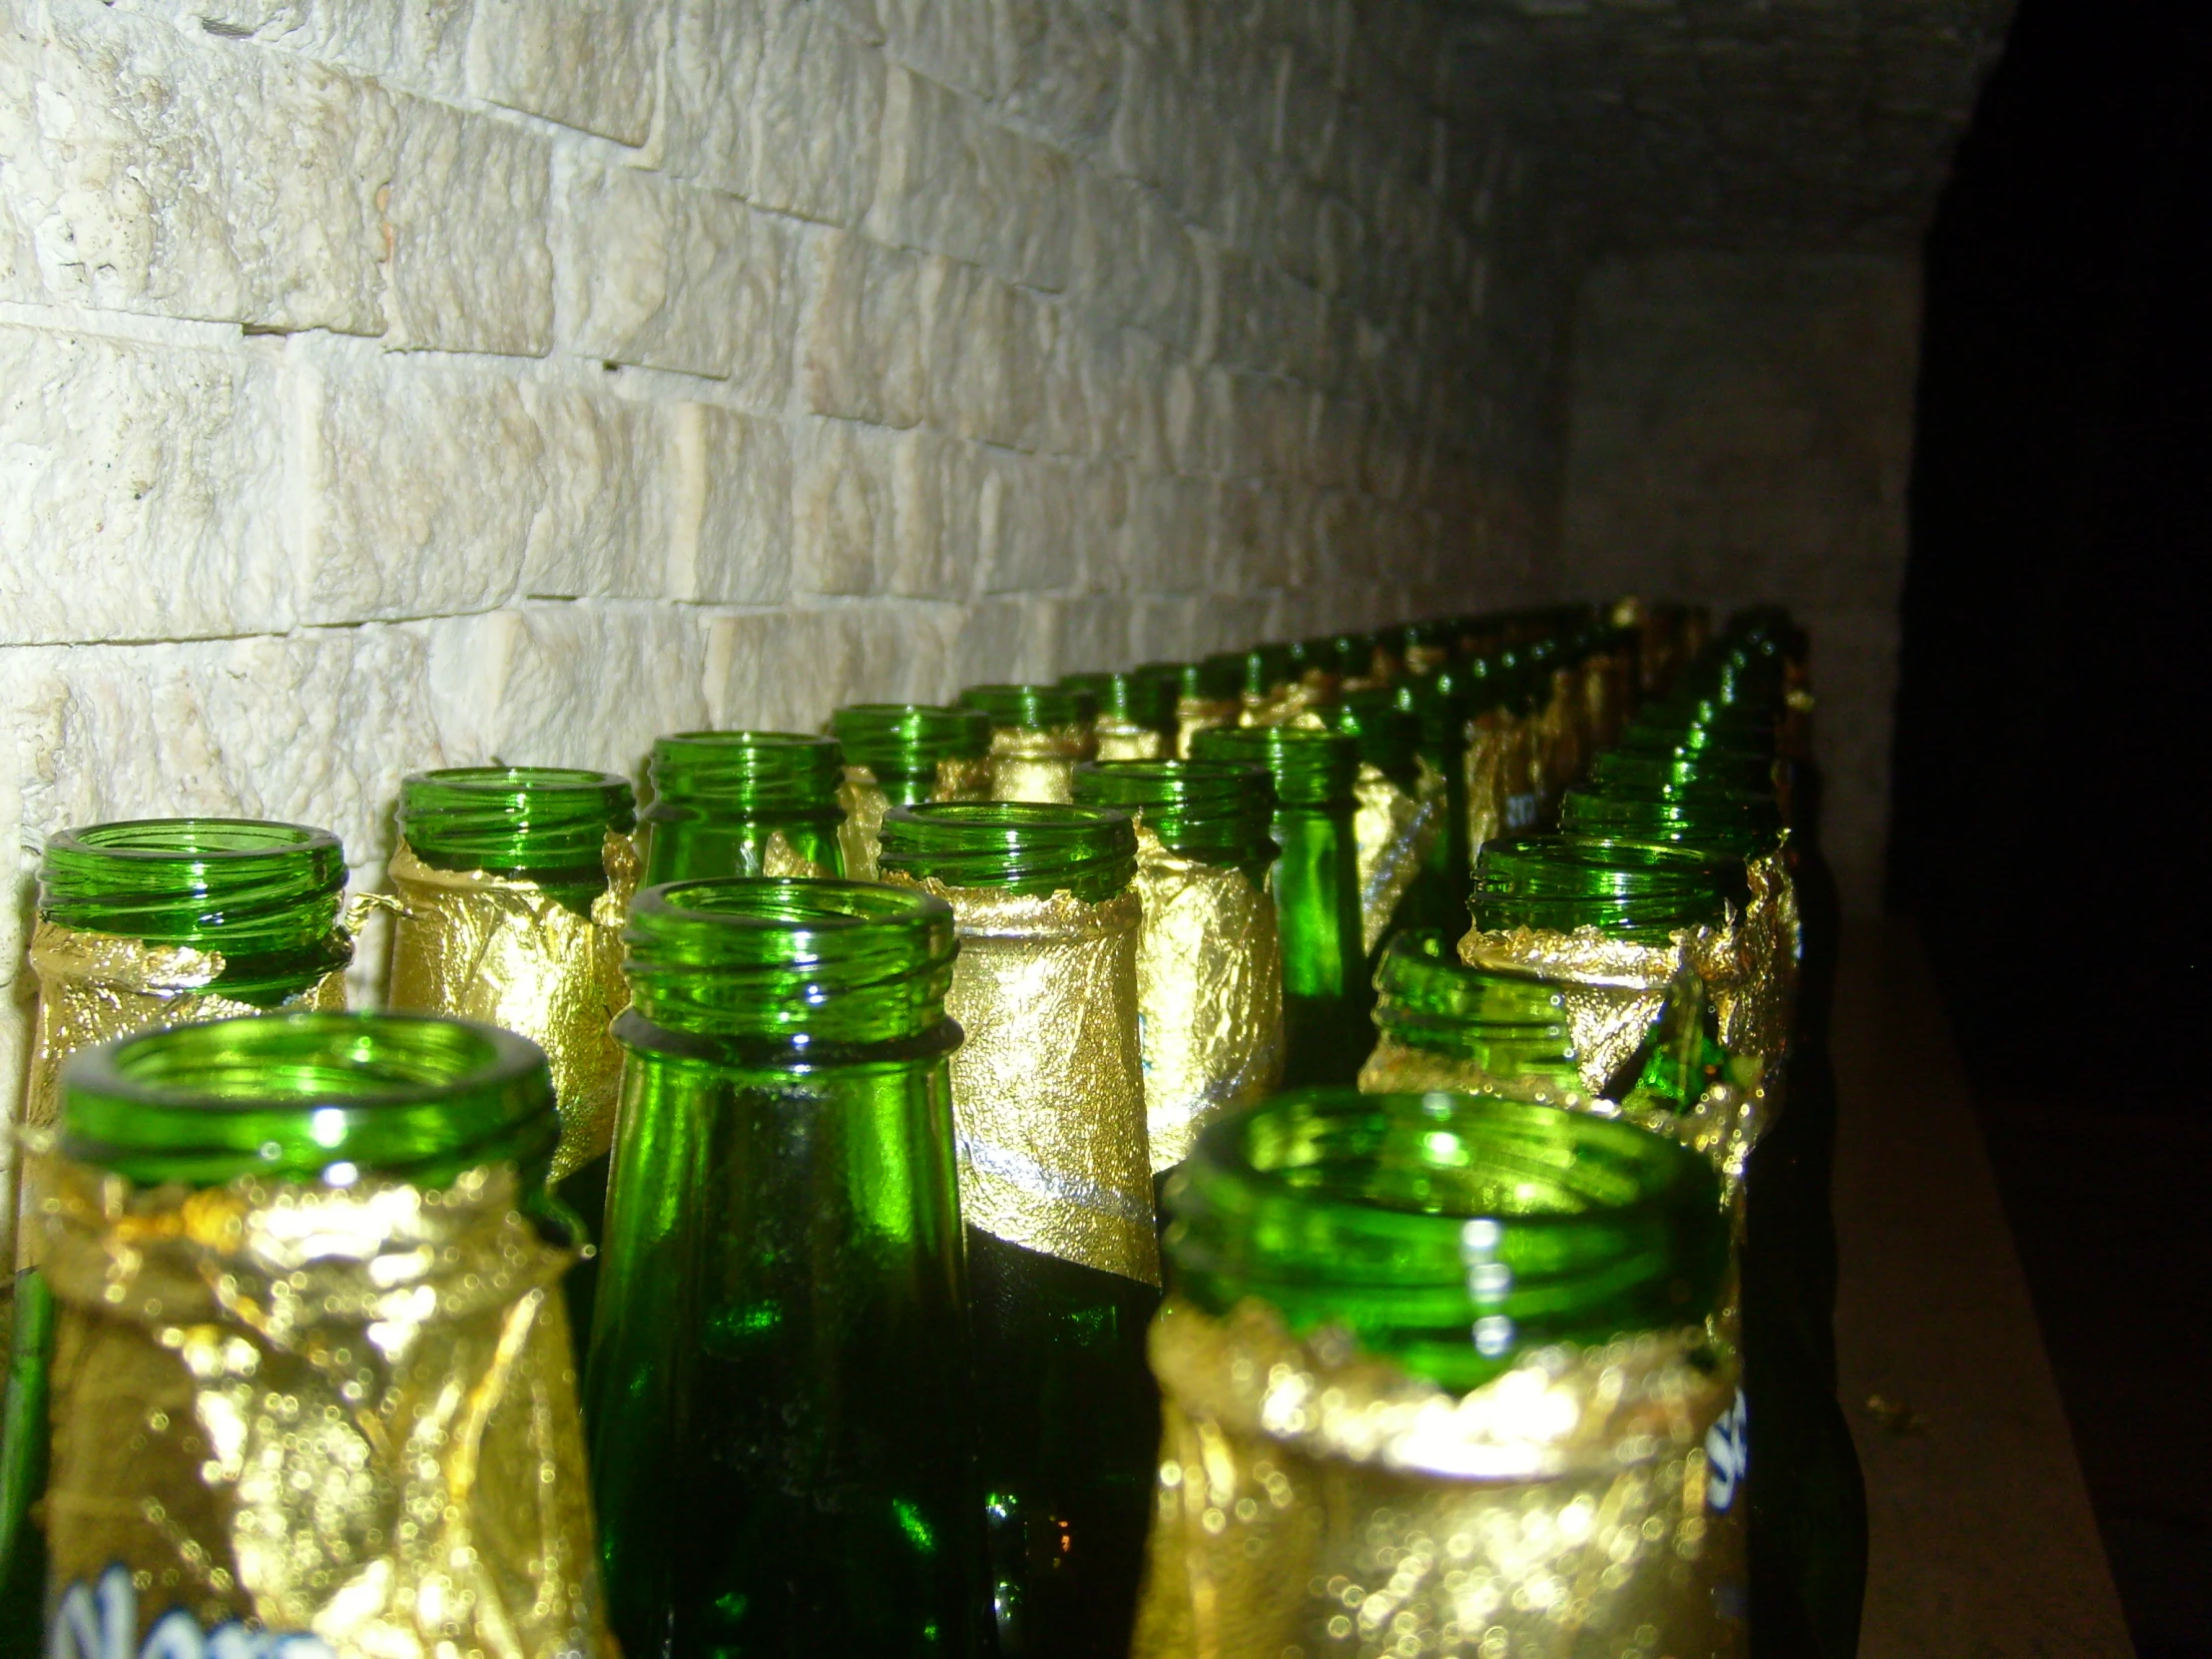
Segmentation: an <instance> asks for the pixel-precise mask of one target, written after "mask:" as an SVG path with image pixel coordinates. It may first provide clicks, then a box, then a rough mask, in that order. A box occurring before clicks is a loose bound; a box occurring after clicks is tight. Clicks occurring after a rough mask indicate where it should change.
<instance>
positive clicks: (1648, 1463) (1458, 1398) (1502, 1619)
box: [1130, 1298, 1746, 1659]
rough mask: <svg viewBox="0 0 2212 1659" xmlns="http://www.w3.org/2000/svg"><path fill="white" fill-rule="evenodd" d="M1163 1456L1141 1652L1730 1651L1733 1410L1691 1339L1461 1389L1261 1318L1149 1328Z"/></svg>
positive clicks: (1732, 1389)
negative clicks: (1158, 1392) (1301, 1336)
mask: <svg viewBox="0 0 2212 1659" xmlns="http://www.w3.org/2000/svg"><path fill="white" fill-rule="evenodd" d="M1150 1342H1151V1352H1152V1368H1153V1372H1154V1374H1155V1375H1156V1376H1157V1377H1158V1378H1159V1380H1160V1386H1161V1392H1162V1395H1163V1402H1162V1427H1163V1432H1162V1440H1161V1452H1160V1472H1159V1476H1158V1481H1157V1484H1156V1486H1155V1488H1154V1495H1155V1499H1156V1506H1155V1509H1154V1514H1153V1524H1152V1535H1151V1539H1150V1542H1149V1545H1148V1550H1147V1555H1148V1560H1147V1563H1146V1572H1145V1584H1144V1590H1143V1593H1142V1595H1141V1597H1140V1599H1139V1603H1138V1617H1137V1635H1136V1639H1135V1641H1134V1643H1133V1644H1132V1646H1131V1650H1130V1651H1131V1654H1132V1659H1191V1656H1194V1655H1202V1656H1204V1659H1282V1656H1283V1655H1285V1654H1294V1653H1295V1654H1302V1655H1308V1656H1312V1659H1321V1656H1323V1655H1330V1654H1343V1655H1345V1656H1346V1659H1355V1656H1356V1659H1398V1656H1399V1655H1405V1656H1408V1659H1410V1656H1419V1659H1429V1656H1435V1659H1507V1656H1510V1659H1584V1656H1593V1659H1594V1656H1597V1655H1604V1656H1607V1659H1629V1656H1631V1655H1637V1656H1649V1659H1659V1656H1661V1655H1674V1656H1678V1659H1689V1656H1691V1655H1696V1656H1698V1659H1726V1656H1732V1655H1735V1654H1737V1653H1739V1652H1741V1651H1742V1648H1743V1644H1744V1641H1745V1637H1746V1631H1745V1627H1744V1624H1743V1620H1742V1616H1741V1605H1742V1595H1741V1587H1742V1582H1743V1576H1744V1550H1743V1530H1742V1520H1743V1513H1744V1509H1743V1502H1744V1500H1743V1497H1742V1493H1741V1474H1742V1469H1743V1458H1742V1415H1741V1411H1740V1408H1739V1407H1738V1405H1737V1400H1738V1393H1737V1365H1736V1361H1735V1358H1734V1356H1733V1354H1732V1352H1731V1351H1730V1350H1729V1349H1728V1348H1727V1347H1725V1346H1723V1345H1721V1344H1719V1343H1716V1342H1715V1341H1714V1340H1713V1339H1712V1338H1711V1336H1710V1335H1709V1334H1708V1333H1707V1332H1705V1331H1703V1330H1697V1329H1692V1330H1687V1331H1679V1332H1663V1333H1651V1334H1644V1335H1637V1336H1629V1337H1623V1338H1620V1339H1617V1340H1616V1341H1614V1342H1612V1343H1610V1344H1606V1345H1603V1346H1596V1347H1589V1348H1579V1349H1578V1348H1572V1347H1558V1348H1548V1349H1543V1350H1540V1351H1537V1352H1536V1353H1533V1354H1530V1355H1528V1356H1527V1357H1525V1358H1524V1359H1522V1360H1521V1361H1520V1363H1519V1364H1517V1365H1516V1366H1515V1367H1514V1368H1513V1369H1512V1370H1511V1371H1509V1372H1507V1373H1506V1374H1505V1375H1504V1376H1502V1377H1499V1378H1496V1379H1494V1380H1492V1381H1491V1382H1489V1383H1484V1384H1483V1385H1482V1386H1480V1387H1478V1388H1474V1389H1471V1390H1469V1391H1468V1392H1466V1393H1464V1394H1457V1395H1455V1394H1452V1393H1450V1392H1448V1391H1447V1390H1445V1389H1443V1388H1440V1387H1438V1386H1436V1385H1435V1384H1433V1383H1427V1382H1424V1381H1422V1380H1421V1379H1418V1378H1414V1377H1411V1376H1409V1375H1407V1374H1406V1373H1405V1372H1403V1371H1401V1370H1399V1369H1398V1368H1397V1367H1395V1366H1393V1365H1391V1364H1389V1363H1388V1362H1386V1361H1383V1360H1378V1359H1372V1358H1368V1357H1364V1356H1362V1355H1361V1354H1359V1353H1358V1352H1357V1350H1356V1349H1354V1347H1353V1345H1352V1344H1350V1343H1349V1342H1347V1341H1345V1340H1344V1339H1343V1337H1342V1336H1341V1334H1338V1333H1333V1332H1322V1333H1317V1334H1316V1335H1314V1336H1313V1337H1310V1338H1308V1339H1306V1340H1304V1341H1300V1340H1298V1339H1295V1338H1293V1337H1292V1336H1291V1335H1290V1334H1289V1332H1288V1331H1287V1330H1286V1329H1285V1328H1284V1326H1283V1323H1282V1320H1281V1318H1280V1316H1278V1315H1277V1314H1276V1313H1275V1312H1274V1311H1273V1310H1272V1309H1269V1308H1268V1307H1266V1306H1265V1305H1264V1304H1261V1303H1258V1302H1247V1303H1244V1304H1242V1305H1241V1306H1240V1307H1238V1308H1237V1309H1235V1310H1234V1311H1233V1312H1231V1313H1230V1314H1229V1315H1228V1316H1227V1317H1225V1318H1222V1319H1214V1318H1211V1317H1209V1316H1207V1315H1206V1314H1204V1313H1202V1312H1200V1311H1199V1310H1198V1309H1197V1308H1195V1307H1193V1306H1191V1305H1190V1304H1189V1303H1186V1302H1183V1301H1181V1300H1179V1299H1176V1298H1170V1299H1169V1301H1168V1302H1167V1304H1166V1305H1165V1306H1164V1307H1163V1308H1162V1309H1161V1312H1160V1315H1159V1317H1158V1318H1157V1319H1156V1320H1155V1321H1154V1322H1153V1326H1152V1332H1151V1339H1150Z"/></svg>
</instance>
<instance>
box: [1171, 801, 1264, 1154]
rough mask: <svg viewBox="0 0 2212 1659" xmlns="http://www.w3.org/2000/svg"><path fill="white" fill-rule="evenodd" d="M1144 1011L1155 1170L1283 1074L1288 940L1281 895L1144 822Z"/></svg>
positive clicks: (1187, 1151)
mask: <svg viewBox="0 0 2212 1659" xmlns="http://www.w3.org/2000/svg"><path fill="white" fill-rule="evenodd" d="M1135 886H1136V891H1137V895H1138V897H1139V898H1140V899H1141V900H1142V902H1143V905H1144V923H1143V929H1142V931H1141V933H1140V934H1139V937H1138V944H1137V1008H1138V1012H1139V1015H1140V1017H1141V1022H1142V1023H1141V1041H1140V1044H1139V1046H1140V1048H1141V1050H1142V1053H1143V1062H1144V1099H1145V1139H1146V1142H1147V1144H1148V1145H1149V1147H1150V1148H1151V1156H1152V1169H1153V1171H1154V1172H1155V1173H1157V1172H1159V1171H1161V1170H1164V1169H1169V1168H1172V1167H1173V1166H1174V1165H1176V1164H1180V1163H1181V1162H1182V1161H1183V1160H1184V1159H1185V1158H1187V1157H1189V1156H1190V1153H1191V1145H1192V1143H1193V1142H1194V1141H1196V1140H1197V1139H1198V1132H1199V1131H1200V1130H1201V1129H1204V1128H1205V1127H1206V1125H1207V1124H1209V1123H1211V1122H1212V1121H1213V1120H1214V1119H1215V1118H1217V1117H1219V1116H1221V1115H1222V1114H1223V1113H1224V1112H1229V1111H1233V1110H1235V1109H1236V1108H1237V1107H1239V1106H1246V1105H1250V1104H1252V1103H1253V1102H1255V1101H1258V1100H1263V1099H1265V1098H1266V1097H1267V1096H1268V1095H1270V1094H1273V1093H1274V1092H1275V1088H1276V1085H1277V1084H1278V1083H1280V1082H1281V1081H1282V1080H1283V945H1282V939H1281V937H1280V935H1279V933H1278V931H1277V927H1276V919H1275V900H1274V898H1273V897H1271V896H1270V895H1269V893H1268V892H1267V891H1266V889H1265V888H1264V887H1255V886H1254V885H1253V884H1252V882H1251V881H1250V880H1249V879H1248V878H1247V877H1246V875H1245V873H1244V871H1243V870H1241V869H1238V868H1236V867H1235V866H1234V865H1222V864H1209V863H1204V862H1201V861H1200V860H1198V859H1196V858H1186V857H1183V856H1181V855H1180V854H1178V853H1175V852H1171V851H1169V850H1168V848H1167V847H1166V846H1165V845H1164V844H1163V843H1162V842H1161V840H1160V837H1159V836H1158V835H1156V834H1154V833H1153V832H1152V831H1151V830H1148V829H1146V828H1144V827H1143V826H1142V825H1140V826H1139V827H1138V829H1137V876H1136V882H1135Z"/></svg>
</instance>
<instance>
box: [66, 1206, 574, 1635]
mask: <svg viewBox="0 0 2212 1659" xmlns="http://www.w3.org/2000/svg"><path fill="white" fill-rule="evenodd" d="M47 1174H48V1190H49V1191H50V1192H51V1193H53V1195H54V1197H53V1198H52V1199H51V1200H50V1201H49V1202H48V1204H47V1205H46V1206H45V1209H46V1214H45V1216H44V1217H43V1218H42V1219H43V1220H44V1221H45V1223H46V1227H47V1232H48V1236H49V1243H48V1252H47V1260H46V1264H45V1269H44V1271H45V1273H46V1275H47V1277H48V1280H49V1282H50V1283H51V1284H52V1286H53V1289H54V1293H55V1295H56V1297H57V1298H58V1299H59V1300H60V1303H61V1305H62V1306H61V1315H60V1320H59V1322H58V1329H57V1334H56V1345H55V1354H54V1361H53V1372H52V1379H53V1422H54V1439H53V1454H52V1474H51V1478H50V1482H49V1487H48V1492H47V1496H46V1502H45V1508H46V1532H47V1542H48V1548H49V1552H50V1557H51V1576H52V1581H53V1582H55V1583H56V1584H58V1585H61V1586H65V1587H67V1586H87V1587H88V1590H87V1593H86V1594H85V1595H83V1596H77V1595H76V1592H75V1591H74V1590H70V1591H69V1592H68V1593H69V1595H70V1596H71V1597H74V1598H75V1600H76V1601H78V1602H80V1603H83V1604H84V1606H83V1607H82V1608H81V1609H80V1608H78V1607H72V1609H71V1612H72V1614H73V1616H77V1617H79V1618H80V1620H81V1619H82V1617H83V1614H84V1613H87V1612H94V1611H97V1612H99V1613H101V1614H102V1615H103V1616H104V1615H105V1614H106V1613H108V1612H111V1611H114V1610H115V1609H114V1607H113V1606H110V1605H105V1604H102V1603H101V1602H100V1600H99V1598H98V1596H97V1592H96V1591H95V1590H94V1589H92V1588H90V1587H94V1586H102V1585H103V1580H104V1579H106V1578H107V1576H108V1574H109V1569H110V1568H112V1567H114V1566H117V1565H121V1566H123V1567H124V1568H125V1569H127V1571H128V1573H129V1575H130V1581H132V1582H135V1585H136V1587H137V1590H138V1594H137V1597H136V1603H135V1606H131V1607H127V1608H126V1609H125V1611H126V1613H127V1614H128V1615H129V1616H132V1617H134V1618H135V1624H136V1626H137V1627H136V1628H131V1629H128V1630H118V1631H116V1632H115V1633H114V1637H113V1639H112V1640H111V1641H110V1642H109V1644H108V1645H104V1646H101V1647H98V1648H92V1649H85V1651H86V1652H88V1653H91V1654H111V1653H137V1652H140V1651H141V1648H140V1645H139V1644H140V1641H141V1638H142V1637H144V1636H145V1635H146V1634H147V1629H148V1628H150V1627H152V1626H154V1625H155V1624H156V1622H157V1621H160V1622H162V1623H163V1624H166V1625H174V1624H175V1623H176V1621H177V1620H178V1618H179V1616H180V1614H181V1615H182V1617H183V1618H184V1619H188V1620H191V1621H193V1622H194V1623H195V1624H196V1625H197V1626H198V1627H199V1628H201V1629H205V1630H216V1629H219V1628H220V1627H222V1626H223V1625H224V1624H226V1623H227V1622H230V1621H233V1620H238V1621H243V1622H247V1623H249V1624H251V1625H253V1626H254V1627H256V1628H258V1629H260V1630H266V1631H275V1632H300V1633H305V1634H310V1635H312V1636H314V1637H318V1638H320V1640H321V1641H322V1642H323V1643H324V1644H326V1646H327V1649H328V1651H329V1652H330V1653H332V1654H334V1655H335V1656H336V1659H449V1656H451V1655H456V1654H477V1655H483V1656H485V1659H541V1656H547V1659H550V1656H556V1655H575V1656H579V1659H615V1654H616V1649H615V1646H614V1643H613V1642H612V1640H611V1639H609V1637H608V1636H607V1634H606V1631H605V1628H604V1625H603V1622H602V1620H603V1613H602V1611H601V1607H600V1596H599V1586H598V1569H597V1551H596V1549H595V1547H594V1543H593V1537H592V1517H591V1505H590V1498H589V1488H588V1482H587V1478H586V1474H585V1469H584V1448H583V1433H582V1425H581V1421H580V1419H579V1417H578V1414H577V1406H576V1379H575V1374H574V1361H573V1359H572V1356H571V1351H570V1345H569V1336H568V1329H567V1315H566V1312H565V1306H564V1303H563V1301H562V1298H561V1296H560V1288H559V1277H560V1274H561V1272H562V1271H563V1270H564V1269H565V1268H566V1267H567V1265H568V1262H569V1260H570V1258H569V1255H568V1253H567V1252H565V1251H560V1250H555V1249H552V1248H549V1247H548V1246H546V1245H544V1244H542V1243H541V1242H539V1240H538V1238H537V1236H536V1234H535V1233H534V1232H533V1230H532V1229H531V1228H530V1226H529V1225H528V1224H527V1223H525V1222H524V1221H523V1219H522V1218H521V1217H520V1216H519V1215H517V1214H516V1213H515V1212H514V1197H515V1182H514V1177H513V1175H512V1173H511V1172H509V1171H507V1170H505V1169H482V1170H475V1171H471V1172H469V1173H467V1174H465V1175H463V1176H462V1177H461V1178H460V1179H459V1180H458V1181H456V1182H455V1183H454V1184H453V1185H452V1186H451V1187H449V1188H444V1189H434V1190H424V1189H419V1188H416V1187H412V1186H408V1185H405V1184H402V1183H392V1182H378V1181H364V1182H363V1183H361V1184H360V1185H359V1186H357V1187H353V1188H347V1189H342V1190H340V1189H328V1188H321V1187H308V1186H303V1185H290V1184H278V1183H259V1182H256V1181H254V1180H252V1179H251V1178H249V1179H245V1180H240V1181H236V1182H233V1183H232V1184H231V1185H229V1186H226V1187H218V1188H213V1189H207V1190H202V1191H187V1190H186V1189H183V1188H178V1187H164V1188H159V1189H134V1188H132V1187H131V1186H130V1185H129V1184H128V1183H126V1182H124V1181H121V1180H119V1179H117V1178H114V1177H104V1176H102V1175H100V1174H99V1173H98V1172H95V1171H91V1170H87V1169H84V1168H81V1167H78V1166H72V1165H68V1164H64V1163H59V1162H53V1163H52V1167H51V1168H50V1169H49V1170H48V1172H47ZM108 1600H109V1602H110V1603H114V1602H116V1601H118V1600H119V1598H116V1597H113V1596H111V1597H110V1598H108ZM80 1645H81V1644H80ZM145 1651H148V1652H152V1651H157V1649H156V1648H154V1647H149V1648H148V1649H146V1650H145ZM158 1651H160V1652H163V1653H170V1652H188V1651H189V1652H191V1653H198V1652H199V1651H200V1649H199V1648H198V1647H192V1648H189V1649H184V1648H175V1647H168V1646H164V1647H160V1648H159V1649H158ZM210 1651H211V1652H215V1651H222V1652H228V1651H229V1650H228V1649H213V1648H212V1649H210ZM239 1651H240V1652H242V1653H244V1652H246V1651H248V1649H247V1648H245V1647H241V1648H240V1649H239ZM254 1651H259V1650H258V1649H256V1650H254Z"/></svg>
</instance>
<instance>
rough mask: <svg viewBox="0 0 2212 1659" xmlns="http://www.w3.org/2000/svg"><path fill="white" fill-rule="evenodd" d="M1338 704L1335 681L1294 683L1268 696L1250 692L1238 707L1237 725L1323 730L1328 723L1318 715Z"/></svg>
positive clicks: (1279, 688)
mask: <svg viewBox="0 0 2212 1659" xmlns="http://www.w3.org/2000/svg"><path fill="white" fill-rule="evenodd" d="M1336 700H1337V685H1336V682H1335V681H1334V680H1333V679H1327V678H1323V677H1319V676H1317V677H1316V678H1315V679H1312V680H1293V681H1291V682H1290V683H1289V684H1288V685H1283V686H1277V687H1276V688H1275V690H1273V691H1271V692H1267V693H1265V694H1262V693H1256V692H1246V693H1245V694H1244V696H1243V698H1242V699H1241V701H1240V703H1239V706H1238V714H1237V724H1238V725H1239V726H1245V727H1254V726H1303V727H1308V728H1311V729H1314V730H1320V729H1321V728H1322V727H1323V726H1324V724H1325V723H1324V722H1323V720H1322V718H1321V716H1320V715H1319V714H1317V713H1315V711H1316V710H1317V709H1324V708H1327V707H1328V706H1329V705H1330V704H1332V703H1334V702H1335V701H1336Z"/></svg>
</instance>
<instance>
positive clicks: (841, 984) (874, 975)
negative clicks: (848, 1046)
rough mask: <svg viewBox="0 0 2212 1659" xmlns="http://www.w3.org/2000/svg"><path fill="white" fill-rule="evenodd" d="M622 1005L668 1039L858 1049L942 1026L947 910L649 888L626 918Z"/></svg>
mask: <svg viewBox="0 0 2212 1659" xmlns="http://www.w3.org/2000/svg"><path fill="white" fill-rule="evenodd" d="M623 942H624V943H625V944H626V945H627V946H628V947H629V956H628V960H627V962H626V963H625V966H624V971H625V972H626V973H627V974H628V976H629V979H630V986H631V992H632V997H633V1004H634V1006H635V1007H636V1008H637V1010H638V1012H639V1013H640V1014H642V1015H643V1016H644V1017H645V1018H646V1019H649V1020H651V1021H652V1022H653V1023H654V1024H656V1025H659V1026H662V1027H664V1028H665V1029H668V1030H672V1031H684V1032H693V1033H697V1034H701V1035H716V1036H731V1037H740V1038H753V1039H761V1040H769V1041H776V1042H783V1043H801V1044H805V1043H807V1042H810V1041H825V1042H836V1043H864V1042H879V1041H890V1040H897V1039H905V1038H910V1037H914V1036H918V1035H921V1034H922V1033H924V1032H926V1031H928V1030H930V1029H931V1028H933V1027H936V1026H938V1025H939V1024H941V1023H942V1021H943V1016H944V997H945V992H946V990H947V989H948V988H949V987H950V985H951V982H952V959H953V956H954V953H955V952H956V951H957V949H958V943H957V937H956V934H955V931H954V926H953V917H952V909H951V906H950V905H948V904H946V903H945V901H944V900H943V899H941V898H937V897H934V896H932V895H930V894H928V893H924V892H920V891H917V890H915V889H912V888H905V887H890V886H881V885H878V884H875V883H872V882H863V881H819V880H797V879H789V878H781V877H774V876H723V877H716V878H713V879H709V880H696V881H670V882H666V883H664V884H663V885H660V886H657V887H647V888H646V889H645V890H644V891H642V892H640V893H639V894H638V895H637V897H636V899H635V900H634V901H633V902H632V904H631V906H630V924H629V927H628V928H627V929H626V930H625V931H624V933H623Z"/></svg>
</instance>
